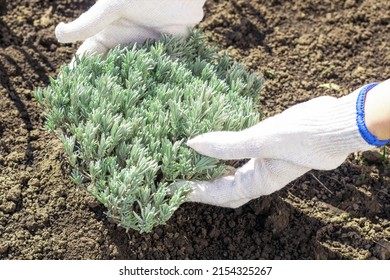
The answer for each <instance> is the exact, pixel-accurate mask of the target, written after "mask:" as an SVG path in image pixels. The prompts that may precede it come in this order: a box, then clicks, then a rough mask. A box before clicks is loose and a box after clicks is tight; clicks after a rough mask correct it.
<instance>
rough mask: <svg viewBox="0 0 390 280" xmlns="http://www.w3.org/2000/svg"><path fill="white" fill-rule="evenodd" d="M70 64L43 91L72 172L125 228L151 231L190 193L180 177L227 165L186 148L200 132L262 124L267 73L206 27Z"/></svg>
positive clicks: (208, 174) (40, 95) (212, 173)
mask: <svg viewBox="0 0 390 280" xmlns="http://www.w3.org/2000/svg"><path fill="white" fill-rule="evenodd" d="M77 63H78V65H77V67H75V68H74V69H72V70H71V69H69V68H68V67H67V66H64V67H63V68H62V69H61V72H60V73H59V75H58V77H57V78H56V79H52V80H51V83H50V86H48V87H47V88H46V89H37V90H36V92H35V96H36V98H37V100H38V101H39V102H40V103H41V104H43V105H44V106H45V108H46V127H47V128H49V129H50V130H53V131H56V132H57V133H58V135H59V137H60V139H61V140H62V142H63V144H64V147H65V151H66V153H67V155H68V157H69V162H70V164H71V166H72V169H73V172H72V178H73V180H74V181H75V182H76V183H78V184H82V183H87V184H88V186H89V190H90V191H91V193H92V194H93V195H94V196H95V197H96V198H97V199H98V200H99V201H100V202H101V203H102V204H103V205H104V206H105V207H106V208H107V214H108V216H109V217H111V218H112V219H113V220H114V221H116V222H117V223H118V224H120V225H121V226H123V227H124V228H126V229H129V228H131V229H134V230H137V231H140V232H150V231H151V230H152V228H153V227H154V226H156V225H158V224H164V223H166V221H167V220H168V219H169V218H170V217H171V216H172V214H173V213H174V211H175V210H176V209H177V208H178V207H179V206H180V204H182V203H183V202H184V201H185V200H186V196H187V194H188V191H189V190H188V187H186V186H183V187H181V188H176V189H175V191H174V193H171V192H170V191H169V190H170V188H169V186H170V184H172V183H173V182H175V180H178V179H184V180H208V179H213V178H216V177H218V176H220V175H221V174H223V173H224V172H225V171H226V169H227V166H226V165H225V164H224V163H223V162H220V161H218V160H216V159H212V158H208V157H205V156H201V155H199V154H197V153H196V152H194V151H193V150H191V149H189V148H188V147H186V145H185V143H186V140H187V139H189V138H191V137H193V136H196V135H198V134H201V133H205V132H209V131H218V130H241V129H243V128H247V127H250V126H252V125H254V124H255V123H257V122H258V121H259V118H260V115H259V112H258V110H257V108H256V106H257V104H258V103H257V102H258V98H259V91H260V89H261V87H262V83H263V80H262V79H261V78H259V77H256V76H255V75H254V74H251V73H249V72H248V71H246V70H245V68H244V67H243V66H242V65H240V64H237V63H235V62H233V61H232V60H231V59H230V58H229V57H228V56H226V55H218V54H217V53H216V51H215V50H214V49H213V48H211V47H209V46H207V44H206V43H205V40H204V38H203V37H202V35H201V34H200V32H198V31H193V32H192V33H191V35H190V36H189V38H188V39H186V40H185V41H183V40H179V39H176V38H174V37H168V36H167V37H163V38H162V39H161V40H159V41H156V42H148V43H146V44H144V45H143V46H139V47H137V46H134V47H132V48H127V49H122V50H120V49H119V48H117V49H115V50H113V51H112V52H110V54H109V55H108V57H107V58H106V59H103V58H102V57H100V56H91V57H83V58H82V59H81V60H78V61H77Z"/></svg>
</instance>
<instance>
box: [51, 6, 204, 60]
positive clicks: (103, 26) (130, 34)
mask: <svg viewBox="0 0 390 280" xmlns="http://www.w3.org/2000/svg"><path fill="white" fill-rule="evenodd" d="M205 1H206V0H98V1H97V3H96V4H95V5H94V6H92V7H91V8H90V9H89V10H88V11H87V12H86V13H84V14H82V15H81V16H80V17H79V18H78V19H76V20H74V21H73V22H71V23H67V24H65V23H63V22H61V23H60V24H59V25H58V26H57V28H56V31H55V33H56V36H57V39H58V41H59V42H61V43H71V42H76V41H84V43H83V44H82V45H81V46H80V48H79V49H78V51H77V54H78V55H82V54H84V53H85V52H89V53H102V54H106V53H107V52H108V50H109V49H111V48H113V47H115V46H117V45H127V44H130V43H136V42H137V43H142V42H144V41H145V40H146V39H158V38H159V37H160V35H161V34H162V33H165V34H170V35H177V36H186V35H188V29H189V28H192V27H194V26H195V25H196V24H197V23H199V22H200V21H201V20H202V18H203V5H204V3H205Z"/></svg>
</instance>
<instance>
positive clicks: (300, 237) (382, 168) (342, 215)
mask: <svg viewBox="0 0 390 280" xmlns="http://www.w3.org/2000/svg"><path fill="white" fill-rule="evenodd" d="M4 2H5V1H1V2H0V13H1V17H0V28H1V30H0V81H1V86H0V92H1V94H0V259H260V258H264V259H390V231H389V230H390V190H389V185H390V165H389V156H386V157H387V158H384V157H383V156H382V151H383V149H382V150H377V151H373V152H366V153H356V154H353V155H351V156H350V157H349V158H348V159H347V160H346V161H345V163H344V164H343V165H342V166H340V167H339V168H337V169H336V170H333V171H327V172H319V171H312V172H310V173H309V174H307V175H305V176H303V177H301V178H299V179H298V180H296V181H294V182H293V183H291V184H290V185H289V186H287V187H286V188H284V189H283V190H281V191H280V192H278V193H275V194H273V195H271V196H268V197H262V198H259V199H256V200H253V201H251V202H250V203H248V204H246V205H244V206H243V207H241V208H238V209H235V210H233V209H223V208H218V207H213V206H208V205H201V204H194V203H186V204H184V205H183V206H182V207H181V208H180V209H179V210H178V211H177V212H176V214H175V215H174V217H173V218H172V219H171V220H170V221H169V223H168V225H165V226H160V227H158V228H156V229H155V230H154V231H153V232H152V233H151V234H139V233H137V232H133V231H129V232H127V233H126V231H125V230H123V229H121V228H118V227H117V226H116V225H115V224H113V223H111V222H110V221H109V220H107V218H106V216H105V214H104V211H105V209H104V208H103V207H101V206H99V205H98V204H96V202H95V201H94V200H93V198H92V197H91V196H90V195H89V194H88V192H87V191H86V190H85V189H83V188H77V187H75V186H74V185H73V184H72V183H71V182H70V180H69V169H68V165H67V163H66V158H65V157H64V152H63V148H62V146H61V144H60V142H59V141H58V140H56V137H55V136H54V135H52V134H50V133H47V132H46V131H45V130H44V129H43V115H42V109H41V108H39V107H38V106H37V103H36V101H35V100H34V98H33V90H34V88H35V87H40V86H45V85H47V84H48V82H49V76H53V77H54V76H55V75H56V73H57V71H58V69H59V68H60V66H61V65H62V64H64V63H67V62H69V61H70V59H71V56H72V54H73V53H74V52H75V50H76V48H77V45H62V44H59V43H57V41H56V39H55V37H54V28H55V26H56V24H58V23H59V22H60V21H70V20H71V19H74V18H76V17H77V16H78V15H80V14H81V13H82V12H84V11H86V10H87V9H88V7H90V6H91V5H92V2H93V1H81V0H62V1H49V0H32V1H25V0H14V1H7V4H6V5H7V6H6V7H5V6H4V4H1V3H4ZM205 11H206V16H205V19H204V21H203V22H202V23H201V24H200V27H202V28H203V29H205V30H206V32H207V34H208V35H209V37H210V41H212V42H213V43H215V44H217V45H218V46H219V47H220V48H226V49H227V50H228V52H229V53H230V54H231V55H233V56H234V57H235V58H237V59H238V60H241V61H242V62H244V63H245V64H246V65H247V66H248V67H250V68H252V69H253V70H255V71H257V72H258V73H259V74H263V75H264V76H265V78H266V79H267V81H266V86H265V89H264V91H263V94H262V108H263V111H264V115H265V117H267V116H271V115H273V114H275V113H278V112H280V111H282V110H284V109H286V108H288V107H290V106H291V105H294V104H296V103H298V102H301V101H305V100H308V99H311V98H313V97H315V96H320V95H332V96H342V95H345V94H347V93H349V92H350V91H352V90H353V89H355V88H357V87H359V86H360V85H363V84H365V83H369V82H373V81H381V80H384V79H386V78H389V77H390V67H389V66H390V45H389V42H390V14H389V11H390V2H389V1H387V0H379V1H378V0H375V1H374V0H366V1H363V0H346V1H341V0H325V1H320V0H310V1H303V0H298V1H278V0H269V1H260V0H259V1H247V0H237V1H225V0H224V1H221V0H214V1H212V0H208V1H207V4H206V6H205ZM386 149H387V155H388V154H389V153H390V149H389V147H387V148H386Z"/></svg>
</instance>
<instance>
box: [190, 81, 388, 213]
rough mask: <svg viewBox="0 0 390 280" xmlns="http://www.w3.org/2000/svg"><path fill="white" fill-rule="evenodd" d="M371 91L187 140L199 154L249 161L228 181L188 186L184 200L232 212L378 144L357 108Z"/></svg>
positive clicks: (316, 102) (325, 99) (319, 100)
mask: <svg viewBox="0 0 390 280" xmlns="http://www.w3.org/2000/svg"><path fill="white" fill-rule="evenodd" d="M374 86H375V84H371V85H367V86H365V87H362V88H360V89H357V90H355V91H354V92H352V93H351V94H349V95H347V96H345V97H342V98H338V99H337V98H334V97H319V98H315V99H313V100H310V101H308V102H305V103H302V104H299V105H295V106H293V107H291V108H290V109H288V110H286V111H284V112H283V113H281V114H279V115H276V116H274V117H272V118H268V119H266V120H264V121H262V122H260V123H259V124H257V125H255V126H253V127H251V128H249V129H246V130H243V131H240V132H211V133H206V134H203V135H200V136H198V137H195V138H194V139H191V140H189V141H188V145H189V146H190V147H192V148H194V149H195V150H196V151H198V152H199V153H201V154H204V155H208V156H211V157H215V158H220V159H226V160H228V159H242V158H251V160H250V161H249V162H248V163H247V164H245V165H244V166H243V167H241V168H239V169H238V170H237V171H236V173H235V174H234V175H232V176H227V177H224V178H220V179H217V180H214V181H212V182H206V181H204V182H192V183H191V186H192V188H193V192H192V193H191V194H190V197H189V200H190V201H193V202H202V203H208V204H213V205H218V206H222V207H232V208H236V207H239V206H241V205H243V204H245V203H247V202H248V201H249V200H251V199H253V198H256V197H259V196H262V195H267V194H270V193H273V192H275V191H278V190H280V189H281V188H283V187H284V186H286V185H287V184H288V183H289V182H291V181H293V180H295V179H296V178H298V177H299V176H301V175H303V174H304V173H306V172H307V171H309V170H311V169H321V170H327V169H334V168H336V167H338V166H339V165H340V164H342V163H343V162H344V161H345V159H346V157H347V156H348V155H349V154H350V153H352V152H355V151H365V150H370V149H372V148H373V147H374V145H373V144H378V143H382V142H378V141H377V139H376V137H375V136H374V135H372V134H371V133H370V132H369V131H368V130H367V127H366V126H365V124H364V106H360V104H358V100H359V98H360V99H362V98H363V100H364V98H365V95H366V94H369V90H370V89H372V88H373V87H374ZM360 102H361V101H360ZM357 104H358V105H357ZM362 116H363V118H362ZM358 122H360V123H359V124H358ZM363 135H370V136H369V137H368V138H367V136H364V137H363ZM365 139H368V141H369V143H368V142H367V141H366V140H365ZM371 140H374V141H371ZM384 142H387V141H384ZM384 142H383V143H384Z"/></svg>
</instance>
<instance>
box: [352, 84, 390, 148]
mask: <svg viewBox="0 0 390 280" xmlns="http://www.w3.org/2000/svg"><path fill="white" fill-rule="evenodd" d="M376 85H378V83H371V84H368V85H366V86H364V87H363V88H362V89H361V90H360V92H359V95H358V99H357V102H356V123H357V126H358V128H359V132H360V135H361V136H362V137H363V139H364V140H366V142H367V143H368V144H370V145H373V146H384V145H386V144H387V143H389V142H390V139H388V140H379V139H378V138H377V137H376V136H375V135H373V134H372V133H371V132H370V131H369V130H368V128H367V126H366V122H365V111H364V103H365V100H366V95H367V93H368V92H369V91H370V90H371V89H372V88H374V87H375V86H376Z"/></svg>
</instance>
